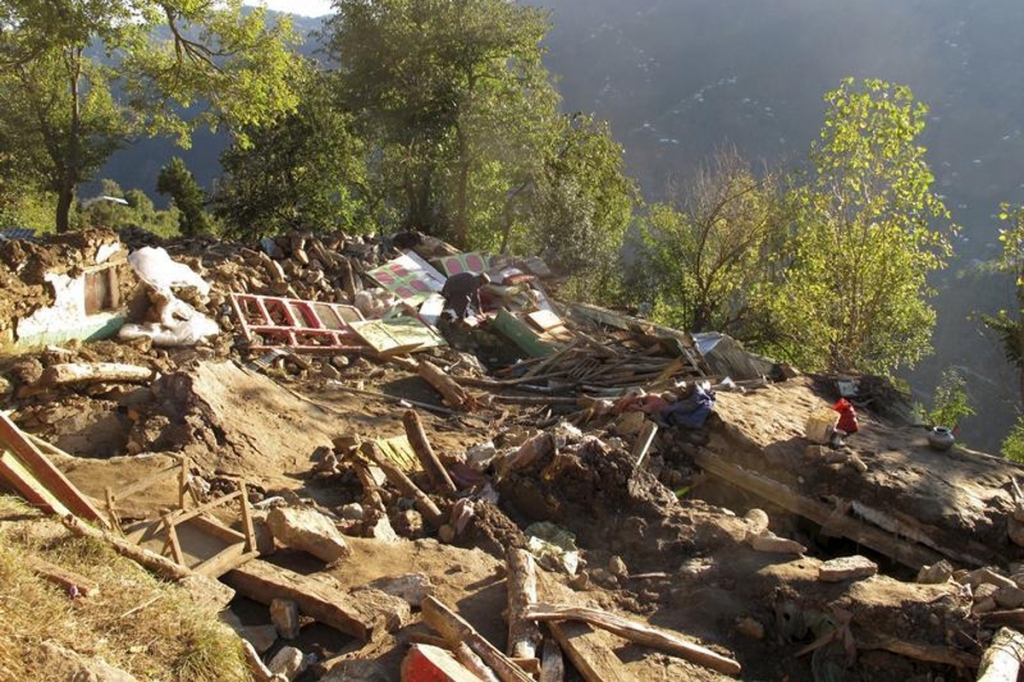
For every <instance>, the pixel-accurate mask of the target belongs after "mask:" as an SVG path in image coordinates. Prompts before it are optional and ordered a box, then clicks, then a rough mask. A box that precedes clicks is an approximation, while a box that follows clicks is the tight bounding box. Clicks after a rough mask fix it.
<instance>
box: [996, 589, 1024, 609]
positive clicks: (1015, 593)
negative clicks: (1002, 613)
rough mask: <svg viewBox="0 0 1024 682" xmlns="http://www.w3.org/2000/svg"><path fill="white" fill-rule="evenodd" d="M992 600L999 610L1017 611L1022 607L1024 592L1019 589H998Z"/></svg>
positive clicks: (1023, 604)
mask: <svg viewBox="0 0 1024 682" xmlns="http://www.w3.org/2000/svg"><path fill="white" fill-rule="evenodd" d="M992 598H993V599H995V600H996V604H998V605H999V608H1001V609H1019V608H1020V607H1022V606H1024V590H1022V589H1021V588H1019V587H1000V588H999V589H997V590H996V592H995V594H993V595H992Z"/></svg>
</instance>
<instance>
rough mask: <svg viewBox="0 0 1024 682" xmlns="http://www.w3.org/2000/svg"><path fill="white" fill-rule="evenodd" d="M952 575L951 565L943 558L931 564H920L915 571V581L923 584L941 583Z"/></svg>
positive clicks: (947, 580)
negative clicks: (918, 568)
mask: <svg viewBox="0 0 1024 682" xmlns="http://www.w3.org/2000/svg"><path fill="white" fill-rule="evenodd" d="M952 577H953V565H952V564H950V563H949V562H948V561H946V560H945V559H943V560H942V561H939V562H936V563H934V564H932V565H931V566H922V567H921V570H920V571H918V572H917V582H919V583H922V584H925V585H941V584H942V583H945V582H949V579H950V578H952Z"/></svg>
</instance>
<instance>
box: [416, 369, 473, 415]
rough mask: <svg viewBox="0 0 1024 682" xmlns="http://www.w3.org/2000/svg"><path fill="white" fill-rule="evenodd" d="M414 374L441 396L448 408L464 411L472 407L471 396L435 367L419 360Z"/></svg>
mask: <svg viewBox="0 0 1024 682" xmlns="http://www.w3.org/2000/svg"><path fill="white" fill-rule="evenodd" d="M416 372H417V374H419V375H420V377H422V378H423V380H424V381H426V382H427V383H428V384H430V385H431V386H433V387H434V389H435V390H436V391H437V392H438V393H440V394H441V396H442V397H443V398H444V402H445V403H447V404H448V406H449V407H453V408H455V409H460V410H464V409H466V408H468V407H471V406H472V402H473V398H472V396H471V395H470V394H469V393H467V392H466V390H465V389H463V388H462V387H461V386H459V385H458V384H457V383H455V381H454V380H453V379H452V378H451V377H450V376H448V375H447V374H445V373H444V371H443V370H442V369H441V368H440V367H438V366H437V365H435V364H433V363H430V362H427V361H426V360H421V361H420V364H419V367H418V368H417V370H416Z"/></svg>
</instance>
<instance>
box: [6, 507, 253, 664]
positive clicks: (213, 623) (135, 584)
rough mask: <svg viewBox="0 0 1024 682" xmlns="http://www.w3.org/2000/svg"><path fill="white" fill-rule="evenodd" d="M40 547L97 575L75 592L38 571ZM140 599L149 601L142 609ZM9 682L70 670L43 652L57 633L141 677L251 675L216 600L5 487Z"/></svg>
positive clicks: (60, 640)
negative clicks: (211, 603) (91, 586)
mask: <svg viewBox="0 0 1024 682" xmlns="http://www.w3.org/2000/svg"><path fill="white" fill-rule="evenodd" d="M33 555H34V556H36V557H39V558H41V559H45V560H46V561H49V562H50V563H53V564H57V565H58V566H60V567H62V568H64V569H65V570H68V571H73V572H75V573H79V574H81V575H82V576H84V577H86V578H89V579H90V580H93V581H95V582H96V583H98V585H99V588H100V593H99V594H98V595H95V596H92V597H87V598H74V599H73V598H71V597H70V596H69V595H68V594H67V593H66V592H65V591H64V590H63V589H61V588H60V587H58V586H56V585H53V584H51V583H49V582H47V581H45V580H43V579H42V578H39V577H37V576H36V575H35V574H33V573H32V571H31V570H30V569H29V568H28V561H27V558H28V557H29V556H33ZM139 607H141V608H139ZM0 622H2V623H3V624H4V627H3V628H0V682H7V681H8V680H11V681H12V682H13V681H15V680H16V681H18V682H22V681H23V680H29V679H63V677H62V676H59V675H58V674H57V672H56V662H54V661H47V660H45V659H44V658H42V657H40V655H39V652H40V650H41V645H42V643H43V642H45V641H47V640H50V641H54V642H56V643H57V644H60V645H62V646H64V647H66V648H68V649H72V650H74V651H76V652H77V653H79V654H81V655H83V656H87V657H99V658H102V659H103V660H104V661H106V662H107V663H108V664H110V665H112V666H116V667H118V668H121V669H122V670H125V671H127V672H129V673H131V674H133V675H135V676H136V677H138V678H139V679H146V680H169V681H172V680H173V681H176V682H177V681H180V682H186V681H188V682H191V681H193V680H195V681H197V682H206V681H209V682H213V681H214V680H239V681H243V680H248V679H250V677H249V674H248V672H247V669H246V666H245V662H244V659H243V657H242V651H241V647H240V643H239V640H238V638H237V637H236V636H235V635H234V633H232V632H231V630H230V629H229V628H227V627H226V626H225V625H223V624H221V623H220V621H219V620H218V618H217V615H216V612H215V611H214V610H213V608H206V607H204V606H203V605H198V604H196V603H195V602H193V601H192V599H191V598H190V596H189V594H188V593H187V591H186V590H184V589H182V588H180V587H178V586H177V585H174V584H172V583H168V582H164V581H161V580H159V579H157V578H156V577H154V576H152V575H151V574H149V573H147V572H146V571H145V570H144V569H142V568H141V567H139V566H138V565H137V564H135V563H134V562H132V561H130V560H128V559H125V558H123V557H121V556H120V555H118V554H117V553H116V552H114V550H113V549H111V548H109V547H107V546H106V545H105V544H103V543H102V542H98V541H95V540H91V539H83V538H74V537H71V536H70V535H69V534H67V532H66V531H65V530H64V528H63V526H61V525H60V523H58V522H56V521H55V520H54V519H52V518H45V517H42V516H40V515H39V514H38V513H37V512H35V511H33V510H32V509H31V508H29V507H27V506H26V505H24V504H23V503H21V502H20V501H19V500H18V499H17V498H13V497H10V496H4V495H0Z"/></svg>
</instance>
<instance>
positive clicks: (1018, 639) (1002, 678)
mask: <svg viewBox="0 0 1024 682" xmlns="http://www.w3.org/2000/svg"><path fill="white" fill-rule="evenodd" d="M1022 661H1024V635H1022V634H1021V633H1019V632H1017V631H1016V630H1011V629H1010V628H1000V629H999V632H997V633H996V636H995V637H993V638H992V643H991V644H989V646H988V648H987V649H985V653H984V654H982V656H981V665H980V666H979V667H978V682H1017V676H1018V675H1019V674H1020V666H1021V662H1022Z"/></svg>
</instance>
